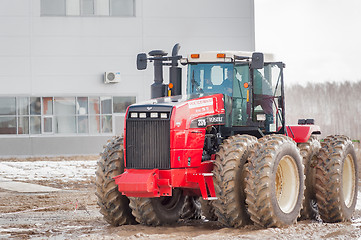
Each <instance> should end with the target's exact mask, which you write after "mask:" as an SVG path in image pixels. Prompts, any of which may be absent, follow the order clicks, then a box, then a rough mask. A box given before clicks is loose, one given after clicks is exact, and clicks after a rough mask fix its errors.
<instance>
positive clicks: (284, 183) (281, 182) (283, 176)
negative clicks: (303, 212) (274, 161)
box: [275, 155, 300, 213]
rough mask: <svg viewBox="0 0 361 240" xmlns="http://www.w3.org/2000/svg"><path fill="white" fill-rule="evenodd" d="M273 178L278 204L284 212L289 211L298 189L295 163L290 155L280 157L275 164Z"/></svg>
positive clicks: (291, 208)
mask: <svg viewBox="0 0 361 240" xmlns="http://www.w3.org/2000/svg"><path fill="white" fill-rule="evenodd" d="M275 180H276V181H275V188H276V189H275V191H276V198H277V203H278V206H279V208H280V209H281V210H282V211H283V212H284V213H290V212H292V210H293V209H294V207H295V206H296V203H297V197H298V193H299V189H300V183H299V174H298V169H297V165H296V162H295V160H294V159H293V158H292V157H291V156H289V155H286V156H283V157H282V159H281V160H280V162H279V164H278V166H277V173H276V179H275Z"/></svg>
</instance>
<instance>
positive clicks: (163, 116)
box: [160, 113, 168, 118]
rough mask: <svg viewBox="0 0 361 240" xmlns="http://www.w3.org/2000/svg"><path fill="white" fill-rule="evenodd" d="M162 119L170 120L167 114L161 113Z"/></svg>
mask: <svg viewBox="0 0 361 240" xmlns="http://www.w3.org/2000/svg"><path fill="white" fill-rule="evenodd" d="M160 118H168V114H167V113H161V114H160Z"/></svg>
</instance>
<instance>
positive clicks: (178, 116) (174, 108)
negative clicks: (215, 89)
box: [126, 94, 225, 129]
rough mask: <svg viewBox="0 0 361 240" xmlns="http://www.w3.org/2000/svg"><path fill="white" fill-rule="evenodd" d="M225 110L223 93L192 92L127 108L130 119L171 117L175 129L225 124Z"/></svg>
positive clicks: (172, 127) (127, 116)
mask: <svg viewBox="0 0 361 240" xmlns="http://www.w3.org/2000/svg"><path fill="white" fill-rule="evenodd" d="M162 113H163V115H161V114H162ZM166 114H167V115H166ZM224 114H225V109H224V95H223V94H192V95H180V96H173V97H163V98H156V99H151V100H148V101H145V102H141V103H137V104H133V105H131V106H129V108H128V110H127V115H126V119H133V118H143V119H145V118H150V119H152V118H153V119H156V118H157V117H159V118H167V119H170V120H171V126H170V127H171V129H189V128H198V127H206V126H208V125H214V124H216V125H219V124H224V123H225V118H224Z"/></svg>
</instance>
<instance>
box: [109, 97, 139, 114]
mask: <svg viewBox="0 0 361 240" xmlns="http://www.w3.org/2000/svg"><path fill="white" fill-rule="evenodd" d="M133 103H135V97H113V112H114V113H125V111H126V110H127V107H128V106H129V105H131V104H133Z"/></svg>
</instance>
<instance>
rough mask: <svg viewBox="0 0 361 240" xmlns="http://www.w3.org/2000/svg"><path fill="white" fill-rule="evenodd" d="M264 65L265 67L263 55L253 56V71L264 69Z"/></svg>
mask: <svg viewBox="0 0 361 240" xmlns="http://www.w3.org/2000/svg"><path fill="white" fill-rule="evenodd" d="M263 65H264V62H263V53H259V52H254V53H253V54H252V63H251V68H253V69H262V68H263Z"/></svg>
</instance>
